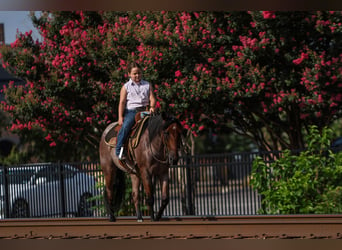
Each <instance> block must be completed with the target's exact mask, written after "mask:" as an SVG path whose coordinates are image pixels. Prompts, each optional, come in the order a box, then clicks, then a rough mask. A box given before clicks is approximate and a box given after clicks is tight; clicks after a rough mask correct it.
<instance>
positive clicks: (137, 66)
mask: <svg viewBox="0 0 342 250" xmlns="http://www.w3.org/2000/svg"><path fill="white" fill-rule="evenodd" d="M133 68H138V69H141V67H140V65H139V64H138V63H136V62H130V63H129V64H128V66H127V70H128V73H131V70H132V69H133Z"/></svg>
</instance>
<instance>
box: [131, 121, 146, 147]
mask: <svg viewBox="0 0 342 250" xmlns="http://www.w3.org/2000/svg"><path fill="white" fill-rule="evenodd" d="M149 118H150V117H149V116H145V117H144V118H143V119H142V120H140V121H139V124H138V127H137V128H136V129H135V130H134V131H133V133H132V134H131V137H130V141H131V147H132V148H136V147H137V146H138V144H139V141H140V137H141V134H142V132H143V130H144V125H145V123H146V121H147V120H148V119H149Z"/></svg>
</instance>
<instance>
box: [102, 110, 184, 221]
mask: <svg viewBox="0 0 342 250" xmlns="http://www.w3.org/2000/svg"><path fill="white" fill-rule="evenodd" d="M114 125H115V123H111V124H110V125H109V126H108V127H107V128H106V129H105V131H104V132H103V134H102V137H101V141H100V145H99V146H100V147H99V150H100V152H99V153H100V165H101V168H102V172H103V174H104V179H105V190H104V200H105V205H106V209H107V212H108V214H109V220H110V221H115V220H116V217H115V216H116V213H117V212H118V210H119V209H120V206H121V204H122V202H123V201H124V195H125V175H126V173H125V172H124V171H122V166H121V165H120V162H119V160H118V158H117V157H116V155H115V147H111V146H108V144H106V143H105V138H106V135H107V133H108V132H109V131H110V129H111V128H112V127H113V126H114ZM181 135H182V126H181V125H180V123H179V122H178V121H177V120H176V119H172V118H169V117H165V116H164V115H163V116H162V115H151V116H150V118H149V120H148V121H147V122H146V129H145V130H143V132H142V134H141V138H140V141H139V144H138V145H137V146H136V147H135V148H134V149H133V154H134V156H135V161H134V167H135V169H136V173H133V172H131V173H128V174H129V175H130V178H131V180H132V198H133V202H134V207H135V211H136V215H137V218H138V221H142V220H143V218H142V213H141V210H140V204H139V200H140V199H139V188H140V182H141V181H142V184H143V187H144V191H145V194H146V203H147V207H148V211H149V215H150V216H151V221H155V220H156V221H157V220H160V218H161V216H162V214H163V211H164V209H165V208H166V206H167V205H168V203H169V173H168V170H169V166H170V164H176V162H177V161H178V150H179V147H180V146H181ZM155 177H157V178H156V179H159V181H160V187H161V192H162V196H161V197H162V201H161V206H160V208H159V211H158V213H157V215H156V216H155V214H154V210H153V205H154V181H153V179H154V178H155Z"/></svg>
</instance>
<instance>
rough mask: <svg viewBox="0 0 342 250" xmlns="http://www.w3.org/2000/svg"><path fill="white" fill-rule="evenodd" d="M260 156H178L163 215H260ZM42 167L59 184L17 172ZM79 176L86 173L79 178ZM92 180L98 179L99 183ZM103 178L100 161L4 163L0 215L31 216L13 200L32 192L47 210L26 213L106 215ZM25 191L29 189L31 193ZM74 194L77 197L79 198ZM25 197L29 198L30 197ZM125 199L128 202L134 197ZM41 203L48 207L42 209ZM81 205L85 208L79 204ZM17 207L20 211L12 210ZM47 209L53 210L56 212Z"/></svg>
mask: <svg viewBox="0 0 342 250" xmlns="http://www.w3.org/2000/svg"><path fill="white" fill-rule="evenodd" d="M256 155H258V154H257V153H235V154H234V153H231V154H215V155H213V154H211V155H196V156H184V157H182V158H180V160H179V162H178V164H177V165H175V166H171V167H170V170H169V175H170V203H169V205H168V206H167V208H166V210H165V211H164V216H185V215H198V216H225V215H254V214H257V211H258V209H259V208H260V196H259V195H258V193H257V192H256V191H255V190H253V188H252V187H251V186H250V184H249V180H250V174H251V170H252V162H253V159H254V158H255V156H256ZM271 158H272V157H271ZM65 165H68V166H72V167H74V168H75V169H76V173H77V175H75V172H72V173H71V171H70V170H67V169H65V168H64V167H63V166H65ZM42 166H47V170H45V171H47V173H45V174H46V175H47V176H48V175H49V172H48V171H51V173H50V174H51V175H56V176H54V177H53V178H52V177H51V179H52V180H53V181H55V182H56V183H59V184H55V186H54V188H55V189H51V185H50V188H47V189H46V190H44V188H45V187H46V186H48V181H50V180H47V179H50V178H49V177H47V176H45V177H39V176H37V173H36V174H35V176H34V177H33V176H32V175H30V174H31V173H28V171H26V172H25V171H17V170H18V169H21V170H23V169H26V170H27V169H30V168H31V169H32V167H42ZM56 169H57V170H58V171H56ZM24 173H25V174H24ZM75 176H76V177H75ZM81 176H83V177H82V178H81ZM85 176H86V177H85ZM87 177H91V178H87ZM44 178H45V179H44ZM127 178H128V177H127ZM67 179H68V181H67ZM92 180H95V182H93V181H92ZM88 181H90V183H89V182H88ZM23 182H24V183H23ZM103 182H104V178H103V175H102V172H101V169H100V166H99V163H98V162H82V163H63V164H62V163H44V164H29V165H28V164H26V165H19V166H11V167H1V166H0V187H1V189H2V190H1V203H0V213H1V214H0V216H1V218H10V217H21V216H25V215H27V214H25V212H27V211H24V209H26V208H25V206H24V205H23V204H25V202H24V201H23V202H22V203H15V201H16V200H18V199H22V200H25V199H26V198H27V197H29V198H27V199H31V198H32V195H37V197H38V198H37V197H35V198H36V200H34V202H35V204H31V205H30V209H33V207H34V208H35V210H37V211H43V212H41V213H40V214H39V213H36V214H35V215H32V211H29V212H28V215H29V216H30V217H68V216H94V217H103V216H106V213H105V211H104V206H103V197H102V194H103V192H102V190H103ZM18 183H19V184H18ZM20 183H21V184H20ZM36 187H40V188H39V192H40V193H37V192H38V191H37V192H36V193H35V194H32V193H34V191H32V189H34V188H36ZM36 189H38V188H36ZM27 190H31V191H30V192H31V193H30V192H28V191H27ZM89 190H90V191H89ZM25 192H26V196H25V197H26V198H25V197H24V195H21V193H25ZM76 193H77V195H78V196H79V197H75V195H76ZM85 194H88V196H87V197H86V198H87V199H86V200H87V201H91V202H90V203H89V202H88V203H87V202H85V199H84V200H82V198H84V197H83V196H82V195H85ZM20 195H21V196H20ZM13 196H17V197H13ZM49 196H56V197H58V199H54V200H53V202H52V203H51V204H47V203H48V201H47V199H48V197H49ZM85 196H86V195H85ZM141 197H143V195H142V196H141ZM32 201H33V198H32V200H31V202H32ZM26 202H27V203H29V202H30V201H26ZM76 202H77V204H76V205H75V203H76ZM127 203H130V200H128V201H127ZM160 203H161V195H160V187H159V183H158V182H156V194H155V210H156V211H157V210H158V207H159V206H160ZM18 204H19V205H21V207H20V206H19V205H18ZM15 205H18V206H19V207H16V206H15ZM26 205H27V204H26ZM43 205H44V207H45V208H44V209H45V210H42V209H40V207H42V206H43ZM89 205H91V207H92V212H91V213H89V209H88V207H87V206H89ZM49 206H57V207H59V209H51V207H49ZM75 206H76V207H75ZM80 206H85V207H81V208H80ZM72 207H73V208H72ZM127 207H131V208H129V209H128V210H127V209H126V210H127V211H126V215H128V216H130V215H132V216H133V215H135V212H134V210H133V206H129V204H128V206H127ZM15 209H16V211H14V210H15ZM49 210H51V211H52V210H53V212H51V211H49ZM84 211H86V212H84Z"/></svg>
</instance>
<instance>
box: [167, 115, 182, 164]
mask: <svg viewBox="0 0 342 250" xmlns="http://www.w3.org/2000/svg"><path fill="white" fill-rule="evenodd" d="M163 130H164V142H165V144H166V147H167V149H168V162H169V163H170V164H173V165H175V164H177V161H178V150H179V147H180V145H181V136H182V131H183V127H182V125H181V124H180V122H179V121H178V120H177V119H175V118H173V117H168V118H166V119H165V123H164V129H163Z"/></svg>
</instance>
